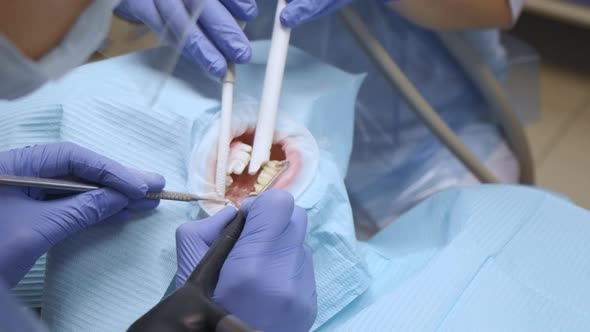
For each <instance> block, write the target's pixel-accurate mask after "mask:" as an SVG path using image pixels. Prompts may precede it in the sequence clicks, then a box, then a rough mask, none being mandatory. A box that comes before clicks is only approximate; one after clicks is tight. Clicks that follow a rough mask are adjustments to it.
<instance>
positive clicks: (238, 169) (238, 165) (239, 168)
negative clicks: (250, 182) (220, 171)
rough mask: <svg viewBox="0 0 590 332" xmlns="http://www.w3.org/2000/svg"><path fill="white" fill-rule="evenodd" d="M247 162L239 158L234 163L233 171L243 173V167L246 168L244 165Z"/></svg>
mask: <svg viewBox="0 0 590 332" xmlns="http://www.w3.org/2000/svg"><path fill="white" fill-rule="evenodd" d="M247 164H248V163H247V162H244V161H243V160H239V161H238V162H237V163H236V167H235V168H234V171H233V173H234V174H242V173H244V169H246V165H247Z"/></svg>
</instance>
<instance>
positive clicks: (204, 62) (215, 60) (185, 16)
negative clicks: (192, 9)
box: [154, 0, 227, 77]
mask: <svg viewBox="0 0 590 332" xmlns="http://www.w3.org/2000/svg"><path fill="white" fill-rule="evenodd" d="M174 1H175V2H178V1H180V0H174ZM154 2H155V4H156V7H157V8H158V11H159V13H160V15H161V16H162V18H163V20H164V21H165V22H166V24H167V25H168V26H169V27H170V30H171V31H172V32H173V33H174V39H175V41H174V45H178V44H179V43H181V42H182V43H183V48H182V55H183V56H184V57H185V58H187V59H188V60H189V61H191V62H193V63H195V64H197V65H199V66H201V67H202V68H204V69H205V70H206V71H207V72H208V73H210V74H211V75H214V76H217V77H221V76H223V75H224V74H225V71H226V70H227V63H226V61H225V59H224V57H223V55H222V54H221V52H219V50H217V48H216V47H215V46H214V45H213V43H212V42H211V41H210V40H209V39H208V38H207V36H206V35H205V33H204V32H203V31H202V30H201V28H200V27H199V26H198V25H197V23H196V22H193V21H192V20H191V15H189V12H188V11H187V10H186V7H185V6H184V4H182V7H180V6H176V5H174V6H171V5H170V0H155V1H154ZM187 29H188V30H187ZM183 37H186V38H185V40H181V39H182V38H183Z"/></svg>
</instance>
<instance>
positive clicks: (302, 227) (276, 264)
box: [176, 190, 317, 332]
mask: <svg viewBox="0 0 590 332" xmlns="http://www.w3.org/2000/svg"><path fill="white" fill-rule="evenodd" d="M242 212H243V213H244V215H246V225H245V226H244V230H243V231H242V235H241V236H240V239H239V240H238V241H237V243H236V245H235V246H234V248H233V250H232V251H231V253H230V254H229V256H228V258H227V260H226V261H225V263H224V265H223V268H222V269H221V274H220V276H219V282H218V284H217V288H216V289H215V292H214V294H213V300H214V301H215V302H216V303H218V304H220V305H222V306H223V307H224V308H225V309H226V310H228V311H229V312H231V313H232V314H234V315H236V316H237V317H238V318H240V319H242V320H243V321H244V322H246V323H248V324H249V325H250V326H252V327H253V328H256V329H259V330H262V331H267V332H273V331H285V332H289V331H307V330H309V329H310V328H311V326H312V325H313V322H314V321H315V316H316V312H317V296H316V287H315V278H314V273H313V261H312V255H311V251H310V249H309V248H308V247H306V246H305V245H304V244H303V239H304V237H305V232H306V228H307V215H306V213H305V210H303V209H302V208H300V207H298V206H295V205H294V202H293V197H292V196H291V195H290V194H289V193H287V192H284V191H280V190H270V191H268V192H265V193H263V194H262V195H260V196H259V197H258V198H256V199H252V200H250V201H248V202H245V204H243V206H242ZM234 216H235V209H234V208H231V207H228V208H226V209H224V210H222V211H221V212H219V213H218V214H216V215H214V216H212V217H210V218H207V219H204V220H198V221H192V222H188V223H186V224H184V225H181V226H180V227H179V228H178V230H177V232H176V249H177V256H178V271H177V274H176V284H177V286H181V285H182V284H184V282H185V281H186V279H187V278H188V277H189V276H190V274H191V272H192V271H193V269H194V268H195V266H196V265H197V263H198V262H199V261H200V260H201V258H202V257H203V256H204V255H205V253H206V252H207V250H208V249H209V246H210V245H211V244H212V243H213V241H215V239H216V238H217V236H218V235H219V233H220V232H221V230H222V229H223V228H224V227H225V225H227V223H228V222H229V221H231V219H232V218H233V217H234Z"/></svg>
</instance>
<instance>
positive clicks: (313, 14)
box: [281, 0, 371, 28]
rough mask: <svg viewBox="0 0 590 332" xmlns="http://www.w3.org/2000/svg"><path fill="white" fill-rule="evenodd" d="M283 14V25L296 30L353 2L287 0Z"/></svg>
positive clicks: (339, 0) (337, 0) (349, 0)
mask: <svg viewBox="0 0 590 332" xmlns="http://www.w3.org/2000/svg"><path fill="white" fill-rule="evenodd" d="M364 1H371V0H364ZM287 2H288V4H287V7H285V9H283V12H282V13H281V23H282V24H283V25H284V26H285V27H287V28H295V27H297V26H299V25H301V24H303V23H306V22H308V21H311V20H313V19H316V18H318V17H322V16H325V15H329V14H331V13H333V12H335V11H336V10H338V9H340V8H341V7H344V6H346V5H348V4H349V3H351V2H352V0H287Z"/></svg>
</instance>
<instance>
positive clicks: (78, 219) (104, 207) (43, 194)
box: [0, 143, 164, 287]
mask: <svg viewBox="0 0 590 332" xmlns="http://www.w3.org/2000/svg"><path fill="white" fill-rule="evenodd" d="M0 174H1V175H17V176H30V177H44V178H64V177H65V178H70V179H71V178H75V179H78V180H80V179H82V180H85V181H86V182H93V183H98V184H101V185H103V186H105V187H106V188H102V189H97V190H93V191H90V192H86V193H81V194H77V195H73V196H68V197H65V198H64V197H62V198H57V199H53V200H44V199H47V198H49V197H48V196H51V195H54V194H55V193H56V192H55V191H49V190H41V189H33V188H26V187H15V186H4V185H0V211H1V213H0V278H4V279H5V281H6V283H7V284H8V286H9V287H13V286H14V285H15V284H16V283H17V282H18V281H19V280H20V279H21V278H22V277H23V276H24V275H25V274H26V273H27V272H28V271H29V270H30V269H31V267H32V266H33V264H34V263H35V261H36V260H37V259H38V258H39V257H40V256H41V255H43V254H44V253H45V252H47V250H49V248H51V246H53V245H55V244H56V243H58V242H59V241H61V240H63V239H64V238H66V237H67V236H69V235H72V234H74V233H75V232H77V231H79V230H81V229H83V228H86V227H88V226H91V225H93V224H96V223H98V222H100V221H102V220H105V219H107V218H109V217H113V216H114V218H113V220H117V221H121V220H125V219H126V217H127V214H128V213H129V212H128V210H147V209H153V208H155V207H156V206H157V205H158V203H159V201H158V200H147V199H143V197H145V194H146V193H147V192H148V191H160V190H162V188H164V178H163V177H162V176H161V175H158V174H154V173H144V172H140V171H136V170H132V169H129V168H127V167H124V166H122V165H121V164H119V163H117V162H115V161H113V160H110V159H108V158H106V157H104V156H101V155H99V154H97V153H94V152H92V151H90V150H87V149H85V148H82V147H80V146H78V145H75V144H72V143H57V144H49V145H37V146H33V147H26V148H22V149H15V150H10V151H5V152H0ZM62 194H63V192H62Z"/></svg>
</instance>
